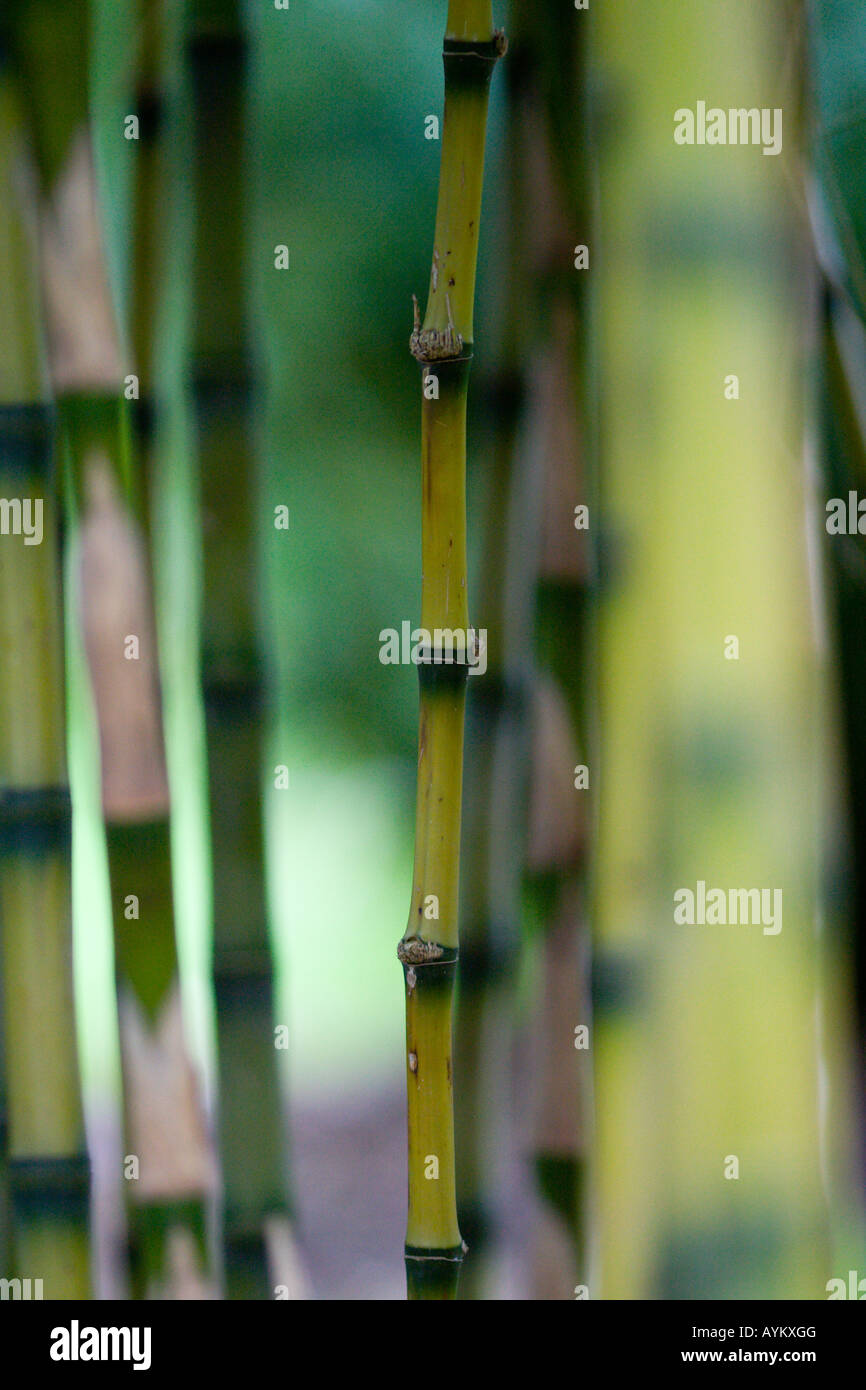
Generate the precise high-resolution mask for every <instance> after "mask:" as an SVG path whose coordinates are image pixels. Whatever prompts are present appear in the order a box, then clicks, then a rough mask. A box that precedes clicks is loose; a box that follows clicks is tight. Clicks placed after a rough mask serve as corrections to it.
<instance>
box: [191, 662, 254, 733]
mask: <svg viewBox="0 0 866 1390" xmlns="http://www.w3.org/2000/svg"><path fill="white" fill-rule="evenodd" d="M203 665H204V668H205V670H207V667H208V662H207V658H206V657H205V659H204V662H203ZM202 696H203V698H204V703H205V709H206V710H207V712H208V714H209V715H212V716H213V717H214V718H215V719H223V720H231V721H235V720H238V719H247V718H249V717H250V716H251V715H257V714H260V713H261V711H262V709H263V708H264V702H265V685H264V681H263V680H262V678H261V676H260V675H258V674H257V673H256V674H254V673H250V674H247V675H241V674H238V675H232V676H210V677H209V676H205V679H204V680H203V682H202Z"/></svg>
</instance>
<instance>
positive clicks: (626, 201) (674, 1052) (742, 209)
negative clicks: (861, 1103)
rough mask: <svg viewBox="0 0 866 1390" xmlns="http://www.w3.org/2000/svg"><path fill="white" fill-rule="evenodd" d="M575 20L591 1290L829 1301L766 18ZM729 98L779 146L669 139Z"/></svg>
mask: <svg viewBox="0 0 866 1390" xmlns="http://www.w3.org/2000/svg"><path fill="white" fill-rule="evenodd" d="M591 13H592V15H593V19H592V29H591V32H592V34H593V39H592V46H593V53H594V55H595V62H596V64H597V65H598V70H599V73H600V75H601V77H602V80H603V81H604V82H605V83H606V84H607V85H606V92H605V100H606V110H605V112H604V117H603V119H600V120H599V122H598V130H599V133H600V136H601V135H602V134H603V132H604V131H608V132H611V133H615V136H616V138H615V139H609V140H608V141H607V142H606V143H604V144H602V149H601V169H600V180H599V181H600V190H601V207H602V221H603V225H604V227H605V241H604V257H603V261H602V262H601V264H600V265H599V267H598V270H599V276H598V283H599V286H600V288H599V293H600V296H601V301H602V305H603V310H604V312H603V314H602V315H601V318H600V333H599V355H600V358H601V362H602V382H603V400H604V420H603V428H604V431H605V448H604V458H603V465H604V466H603V472H602V500H603V505H604V518H605V526H606V537H605V540H606V541H607V544H606V545H605V546H604V548H603V558H604V561H605V563H604V565H603V567H602V575H601V602H600V610H601V618H600V628H601V631H600V641H599V649H600V657H599V677H598V681H599V690H600V702H601V709H600V724H601V727H602V729H603V731H604V741H605V744H604V746H605V763H604V796H603V798H601V799H600V802H599V808H600V821H599V831H598V837H597V842H596V843H597V849H596V851H595V863H594V870H593V872H594V880H595V891H594V894H593V932H594V961H593V977H594V998H593V1005H594V1020H595V1025H594V1049H593V1050H594V1055H595V1068H596V1072H595V1075H596V1085H595V1143H594V1194H593V1195H594V1199H595V1210H596V1212H597V1221H598V1230H599V1247H600V1255H601V1260H600V1278H599V1272H596V1273H594V1275H593V1277H592V1282H591V1293H592V1296H593V1297H596V1296H601V1297H605V1298H611V1297H612V1298H625V1299H629V1298H653V1297H656V1298H668V1299H670V1298H681V1299H707V1298H716V1297H721V1298H726V1299H737V1298H740V1299H742V1298H770V1299H775V1298H806V1299H809V1298H821V1297H823V1296H824V1282H825V1279H826V1273H824V1271H825V1270H826V1267H827V1212H826V1206H825V1203H824V1194H823V1191H822V1172H821V1166H820V1162H819V1157H820V1155H819V1122H818V1109H819V1068H820V1067H822V1066H823V1059H822V1058H821V1057H820V1056H819V1050H818V1046H817V1042H816V1030H815V1027H814V1019H815V1016H816V1002H817V995H818V980H817V972H816V950H815V903H816V899H817V892H816V888H817V882H816V872H815V869H816V865H815V854H814V850H815V845H814V837H813V829H812V828H813V825H814V824H815V821H816V819H817V814H816V812H817V798H816V796H815V789H816V780H815V778H814V775H813V773H814V767H815V748H816V738H815V734H816V728H815V724H816V721H815V700H814V696H815V657H814V651H813V649H812V646H811V634H810V632H809V628H808V623H806V622H804V614H805V613H807V612H808V591H807V574H806V563H805V555H804V549H803V546H802V543H801V537H802V533H803V506H802V503H803V498H802V492H801V474H800V460H801V456H802V440H803V434H802V425H803V420H802V401H803V387H802V383H803V358H802V350H803V341H804V339H803V333H802V325H803V321H804V320H803V307H804V306H803V301H802V297H801V291H802V287H803V285H804V283H806V273H805V269H804V267H805V261H804V257H803V246H802V237H801V229H800V228H799V227H798V226H797V219H796V216H795V214H796V211H797V210H796V207H795V205H794V204H793V201H792V198H791V189H792V188H795V187H796V185H797V178H798V172H799V159H800V153H801V151H800V148H799V145H798V139H797V134H798V132H797V131H796V128H795V129H794V130H793V131H789V125H788V121H789V111H790V110H791V104H792V95H793V93H792V90H791V83H790V76H791V74H790V71H789V70H788V69H787V68H786V64H785V62H784V55H785V52H786V44H787V35H786V33H785V30H784V18H785V6H783V5H773V6H767V7H755V6H752V5H749V4H746V3H744V0H724V3H723V4H721V5H720V4H719V3H717V0H712V2H711V0H695V3H693V4H691V5H689V6H688V7H677V9H676V13H674V11H673V10H672V9H669V8H668V7H651V8H647V7H640V6H638V7H635V6H633V5H630V4H627V3H624V2H623V0H612V3H611V4H608V5H605V6H603V7H598V10H597V11H595V10H593V11H592V12H591ZM673 51H676V52H678V54H679V55H680V57H681V61H678V62H676V63H673V64H649V65H648V64H647V61H646V57H647V53H648V52H673ZM722 90H724V92H725V94H726V95H725V102H726V105H728V106H729V107H731V108H738V107H749V106H750V105H751V104H752V103H753V102H754V100H755V93H756V92H758V91H760V92H761V93H762V94H763V95H762V98H761V99H762V100H763V101H765V102H767V103H768V109H770V110H771V111H773V110H780V111H781V110H783V111H784V118H785V143H784V150H780V151H779V157H778V158H767V159H765V158H764V157H763V155H762V153H761V151H760V149H758V148H755V147H754V146H748V145H745V144H744V145H742V146H741V147H739V148H733V147H730V146H729V147H728V149H727V150H718V151H712V150H707V149H702V148H700V147H699V146H698V145H695V146H694V147H689V146H683V145H680V144H678V143H677V142H676V141H675V139H674V120H673V113H674V112H675V111H676V110H677V109H678V107H680V106H681V104H682V103H683V102H684V101H685V102H689V101H691V100H692V98H691V97H690V96H688V95H686V94H687V93H695V94H697V93H704V92H707V93H709V92H710V91H722ZM794 104H796V97H794ZM794 124H795V125H796V123H794ZM789 137H790V138H789ZM713 154H719V155H721V156H722V157H721V158H713V157H712V156H713ZM684 519H685V520H684ZM612 535H613V536H614V537H615V539H616V550H613V548H612V546H611V545H610V544H609V540H610V537H611V536H612ZM612 558H613V559H616V560H617V561H618V564H617V565H616V567H615V568H614V566H613V565H612V564H611V559H612ZM780 788H782V789H783V791H780ZM702 884H703V885H704V886H705V887H706V889H707V890H708V891H709V890H710V889H711V888H713V887H715V886H716V885H718V886H719V888H720V889H721V891H722V894H723V895H724V894H725V890H727V892H728V893H730V892H731V890H732V889H733V890H735V891H736V890H737V889H739V890H740V891H743V890H744V889H746V888H747V887H749V888H751V887H752V886H753V885H761V886H762V887H763V888H764V889H765V890H766V891H767V892H768V893H769V891H770V887H771V886H772V893H773V901H774V903H775V902H776V897H775V895H776V893H777V892H778V894H779V895H780V897H779V899H778V902H779V911H778V914H774V920H773V921H772V922H771V921H767V920H766V916H765V914H764V913H763V912H762V913H761V914H760V916H761V918H762V919H763V920H759V921H755V916H756V914H755V913H750V914H749V916H748V918H747V921H746V922H743V921H742V915H741V917H740V920H739V922H737V921H736V916H735V914H731V915H732V916H735V920H734V922H730V921H728V922H727V923H726V919H725V916H724V915H722V916H721V917H720V918H717V917H715V916H714V914H712V913H711V912H707V913H706V916H704V914H703V913H701V912H700V911H696V912H694V913H692V914H689V912H688V902H687V899H686V902H687V906H686V912H685V913H682V912H680V913H677V911H676V903H677V901H679V902H682V901H683V900H684V898H686V895H689V896H691V898H692V901H693V902H694V901H695V900H696V899H697V898H698V897H699V894H700V891H701V885H702ZM696 885H697V887H696ZM782 901H784V920H783V917H782V911H781V903H782ZM690 915H691V920H689V917H690Z"/></svg>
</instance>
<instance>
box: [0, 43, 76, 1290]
mask: <svg viewBox="0 0 866 1390" xmlns="http://www.w3.org/2000/svg"><path fill="white" fill-rule="evenodd" d="M0 44H2V39H0ZM23 154H24V143H23V138H22V131H21V125H20V118H19V114H18V111H17V108H16V104H15V102H14V99H13V96H12V92H11V88H10V83H9V73H8V69H7V65H6V56H5V54H4V53H2V52H0V189H2V196H0V322H2V323H3V334H2V342H0V497H2V498H4V499H20V500H23V499H30V500H31V502H36V501H37V500H38V503H39V505H41V508H42V533H41V540H40V541H39V542H38V543H36V544H25V543H24V540H23V538H22V537H21V536H15V535H13V534H8V535H2V536H0V942H2V952H0V978H2V979H3V982H4V991H3V992H4V996H5V997H4V1020H3V1021H4V1024H5V1029H4V1031H5V1039H4V1046H3V1047H2V1048H0V1057H2V1058H3V1076H2V1078H0V1095H2V1096H3V1098H4V1100H5V1102H6V1104H5V1107H4V1108H5V1110H6V1113H5V1114H4V1115H3V1116H2V1117H0V1122H2V1127H3V1130H4V1133H3V1135H2V1158H3V1164H4V1170H5V1171H4V1173H3V1181H4V1188H6V1186H7V1184H8V1195H9V1198H10V1204H9V1212H8V1227H7V1230H6V1241H5V1242H4V1246H3V1248H0V1258H2V1261H3V1265H2V1271H0V1272H2V1275H3V1277H14V1278H20V1279H41V1280H42V1291H43V1295H44V1297H45V1298H54V1299H79V1298H89V1297H90V1292H91V1286H90V1256H89V1244H88V1200H89V1163H88V1159H87V1153H86V1149H85V1142H84V1123H83V1115H82V1106H81V1093H80V1085H79V1078H78V1066H77V1048H76V1034H75V1011H74V1002H73V982H72V922H71V886H70V877H71V860H70V849H71V842H70V800H69V787H68V780H67V773H66V741H65V697H64V670H63V636H62V605H61V594H60V569H59V564H58V549H59V527H60V514H59V505H58V493H57V488H56V486H55V480H54V472H53V466H52V465H53V439H54V431H53V419H52V413H51V410H50V407H49V405H48V404H47V402H46V400H45V395H44V379H43V370H42V361H41V352H40V347H39V340H38V312H39V309H38V299H37V293H36V275H35V256H34V253H33V248H32V244H31V241H30V238H29V235H28V233H29V231H30V230H31V228H30V227H29V226H28V225H27V222H28V217H27V212H28V211H32V210H25V208H24V206H23V200H22V196H21V194H22V189H23V182H22V175H23V162H24V161H23ZM30 220H32V219H30ZM7 1126H8V1129H7ZM6 1195H7V1194H6V1192H5V1191H4V1192H3V1193H0V1202H3V1200H4V1198H5V1197H6Z"/></svg>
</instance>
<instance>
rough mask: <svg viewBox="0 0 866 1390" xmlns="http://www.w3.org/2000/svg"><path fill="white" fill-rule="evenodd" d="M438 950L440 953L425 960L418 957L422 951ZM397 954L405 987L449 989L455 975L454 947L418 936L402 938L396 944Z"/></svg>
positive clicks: (455, 959)
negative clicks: (420, 938)
mask: <svg viewBox="0 0 866 1390" xmlns="http://www.w3.org/2000/svg"><path fill="white" fill-rule="evenodd" d="M437 949H438V950H439V951H440V952H441V954H440V955H437V956H435V957H432V958H430V959H427V960H423V959H419V957H420V956H421V953H422V952H424V951H427V952H429V951H431V950H437ZM397 955H398V957H399V959H400V963H401V964H402V966H403V975H404V977H405V980H406V989H407V990H408V991H409V992H410V993H411V991H412V990H421V989H424V990H426V991H428V992H429V991H430V990H438V989H451V988H452V987H453V985H454V980H455V978H456V975H457V960H458V955H459V952H458V951H457V948H456V947H449V946H439V947H437V946H436V945H435V944H434V943H430V942H421V941H420V940H418V938H410V939H409V940H407V939H405V938H404V939H403V940H402V941H400V943H399V944H398V946H397Z"/></svg>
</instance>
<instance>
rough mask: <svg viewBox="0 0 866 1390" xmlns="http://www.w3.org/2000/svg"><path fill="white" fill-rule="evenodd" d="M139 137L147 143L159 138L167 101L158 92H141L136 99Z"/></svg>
mask: <svg viewBox="0 0 866 1390" xmlns="http://www.w3.org/2000/svg"><path fill="white" fill-rule="evenodd" d="M136 114H137V115H138V137H139V139H140V140H142V141H143V142H144V143H146V144H153V143H155V142H156V140H157V139H158V138H159V135H160V132H161V130H162V127H163V123H164V121H165V102H164V101H163V99H162V97H161V96H160V95H159V94H158V93H157V92H144V91H143V92H139V94H138V99H137V101H136Z"/></svg>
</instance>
